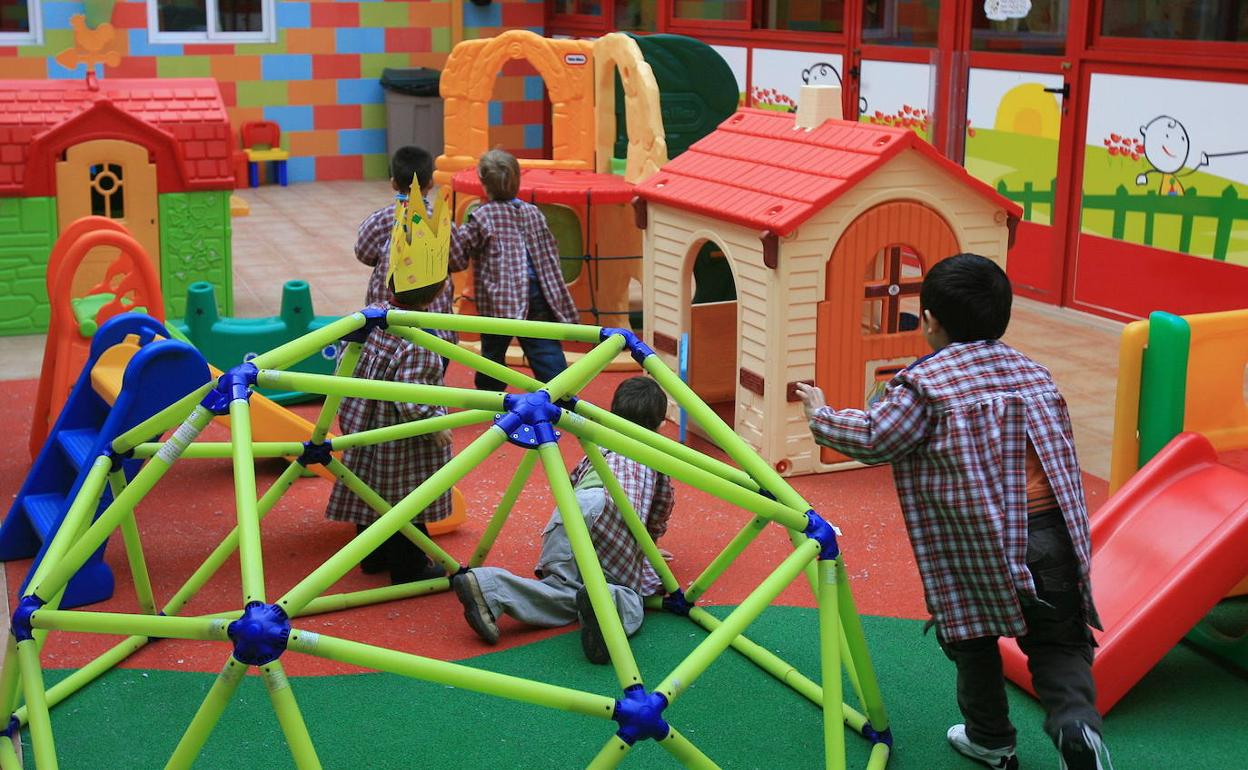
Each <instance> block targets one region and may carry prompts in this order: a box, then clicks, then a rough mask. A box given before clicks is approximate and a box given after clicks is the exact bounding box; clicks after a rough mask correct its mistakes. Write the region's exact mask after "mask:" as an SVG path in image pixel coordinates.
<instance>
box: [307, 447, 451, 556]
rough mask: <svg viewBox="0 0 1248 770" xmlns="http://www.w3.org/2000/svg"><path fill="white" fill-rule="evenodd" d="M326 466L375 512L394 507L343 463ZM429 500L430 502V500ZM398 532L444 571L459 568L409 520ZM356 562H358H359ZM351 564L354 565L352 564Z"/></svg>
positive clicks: (332, 463)
mask: <svg viewBox="0 0 1248 770" xmlns="http://www.w3.org/2000/svg"><path fill="white" fill-rule="evenodd" d="M326 467H327V468H329V470H330V472H331V473H333V474H334V476H336V477H337V478H338V479H339V480H341V481H342V483H343V484H344V485H346V487H347V489H349V490H351V492H353V493H355V495H356V496H357V497H359V498H360V499H361V500H363V501H364V504H365V505H367V506H368V507H370V508H372V509H373V510H374V511H377V513H379V514H382V515H385V514H386V513H389V512H390V511H391V510H392V509H393V508H394V506H392V505H390V504H389V503H388V502H387V501H386V500H385V499H384V498H382V496H381V495H379V494H377V493H376V492H374V491H373V489H372V488H371V487H370V486H368V485H367V484H365V483H364V481H363V480H362V479H361V478H360V477H359V476H356V475H355V474H354V473H352V472H351V470H350V469H349V468H347V466H345V465H343V464H342V463H341V462H339V461H338V460H331V461H330V462H329V465H327V466H326ZM447 491H450V490H447ZM438 496H439V495H435V496H434V498H433V499H436V498H437V497H438ZM430 502H432V500H431V501H430ZM375 523H376V522H374V524H375ZM399 532H401V533H402V534H403V536H404V537H406V538H407V539H408V540H411V541H412V542H413V543H414V544H415V545H416V547H418V548H420V550H421V551H423V552H424V553H425V554H426V555H428V556H429V557H430V558H432V559H433V560H435V561H437V562H438V563H439V564H441V565H442V569H444V570H445V571H447V572H449V573H451V574H454V573H455V572H457V571H458V570H459V562H458V561H456V559H455V557H454V556H451V555H450V554H449V553H447V552H446V551H445V550H443V549H442V546H440V545H438V544H437V543H435V542H433V540H431V539H429V536H428V535H426V534H425V533H423V532H421V531H420V530H419V529H417V528H416V527H414V526H412V523H411V522H410V521H409V522H405V523H404V524H403V525H402V526H400V527H399ZM357 537H359V535H357ZM361 558H363V557H361ZM356 563H357V564H358V563H359V562H356ZM351 566H355V565H354V564H353V565H351Z"/></svg>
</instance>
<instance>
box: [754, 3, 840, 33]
mask: <svg viewBox="0 0 1248 770" xmlns="http://www.w3.org/2000/svg"><path fill="white" fill-rule="evenodd" d="M756 7H758V9H759V11H760V14H759V18H758V19H757V20H756V22H755V25H754V26H755V27H757V28H759V29H787V30H790V31H793V32H841V31H842V30H843V29H844V23H845V3H844V1H843V0H759V1H758V2H757V6H756Z"/></svg>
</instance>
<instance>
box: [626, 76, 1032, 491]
mask: <svg viewBox="0 0 1248 770" xmlns="http://www.w3.org/2000/svg"><path fill="white" fill-rule="evenodd" d="M840 103H841V101H840V93H839V89H838V88H835V87H831V86H806V87H805V88H803V91H802V99H801V104H800V105H799V107H798V111H797V113H796V115H794V114H788V113H779V112H772V111H763V110H755V109H742V110H740V111H738V112H737V113H736V114H734V115H733V116H732V117H730V118H728V119H727V120H726V121H724V122H723V123H722V124H720V126H719V128H718V129H716V130H715V131H714V132H713V133H711V134H709V135H708V136H706V137H704V138H703V139H701V140H700V141H698V142H697V143H695V144H694V145H693V146H692V147H690V149H689V150H688V151H686V152H685V153H684V154H682V155H680V156H679V157H677V158H676V159H674V160H672V161H670V162H669V163H668V164H666V165H665V166H664V167H663V168H662V169H661V170H660V171H659V173H657V174H655V175H654V176H652V177H651V178H649V179H648V180H646V181H645V182H643V183H642V184H640V185H638V187H637V194H638V200H637V203H636V206H637V216H638V219H639V224H644V226H645V236H644V247H643V252H644V255H645V280H644V282H643V284H644V287H645V288H644V303H645V317H646V319H647V326H646V336H647V337H648V341H649V342H650V343H651V344H652V345H653V346H654V349H655V350H656V351H658V352H659V354H660V355H662V356H663V357H664V359H665V360H666V362H667V363H668V364H669V365H670V366H672V367H673V368H675V367H676V366H677V365H678V364H677V357H678V345H679V342H680V340H681V339H682V335H686V334H687V335H688V338H687V339H688V345H689V351H688V352H689V358H688V360H689V370H688V378H689V383H690V385H691V386H692V387H693V389H694V390H695V391H696V392H698V393H699V395H701V396H702V397H703V399H704V400H706V401H707V402H709V403H712V404H715V405H716V408H717V411H719V412H720V413H721V415H722V416H724V417H725V419H727V420H728V421H729V422H735V427H736V431H737V433H738V434H740V435H741V436H742V437H743V438H745V439H746V440H747V441H749V442H750V443H751V444H752V445H753V446H754V447H755V448H756V449H757V450H758V451H759V452H760V453H761V454H762V456H763V457H764V458H765V459H767V460H768V462H770V463H772V464H773V465H774V466H775V468H776V469H777V470H778V471H780V472H781V473H785V474H800V473H817V472H823V471H829V470H836V469H837V468H839V467H848V465H847V460H846V458H845V457H844V456H843V455H840V454H837V453H835V452H832V451H831V450H828V449H821V448H819V447H816V446H815V444H814V443H813V442H812V441H811V440H810V431H809V429H808V428H807V426H806V420H805V418H804V416H803V415H802V410H801V404H800V403H799V402H798V399H797V396H796V391H795V387H794V386H795V385H796V383H798V382H803V381H805V382H810V381H814V382H815V383H816V384H817V385H819V387H821V388H823V390H824V392H825V394H826V395H827V399H828V403H829V404H831V405H832V406H834V407H839V408H843V407H858V408H862V407H863V406H864V405H865V404H866V402H867V401H868V399H869V398H870V397H871V395H872V393H873V392H874V391H877V390H878V389H879V388H880V387H881V384H882V383H883V382H885V381H887V380H888V379H889V378H891V376H892V374H893V373H895V372H896V371H897V370H898V369H899V368H901V367H903V366H905V365H907V364H909V363H910V362H912V361H913V360H914V359H915V358H917V357H918V356H920V355H923V354H924V353H926V352H928V349H927V346H926V343H925V341H924V339H923V336H922V332H921V331H920V330H919V329H918V328H917V326H918V323H917V322H918V313H919V310H918V292H919V285H920V284H921V282H922V278H923V274H924V273H925V272H926V270H927V269H928V268H930V267H931V266H932V265H933V264H934V263H935V262H936V261H938V260H941V259H944V258H946V257H949V256H951V255H953V254H956V253H959V252H963V251H971V252H975V253H978V254H982V255H984V256H986V257H988V258H990V259H993V260H994V261H996V262H998V263H999V264H1001V265H1002V266H1003V267H1004V265H1005V258H1006V251H1007V250H1008V248H1009V246H1010V242H1011V240H1012V236H1013V232H1014V227H1015V224H1016V223H1017V221H1018V218H1019V215H1020V214H1021V211H1020V209H1019V208H1018V206H1017V205H1015V204H1014V203H1012V202H1010V201H1008V200H1006V199H1005V198H1003V197H1001V196H1000V195H998V194H997V193H996V192H995V191H993V190H992V189H991V188H990V187H988V186H987V185H985V184H983V183H981V182H979V181H977V180H976V179H974V178H972V177H971V176H969V175H968V174H967V173H966V171H964V170H963V169H962V168H961V167H960V166H958V165H956V164H954V163H951V162H950V161H948V160H947V159H945V158H944V157H942V156H941V155H940V154H939V153H937V152H936V151H935V150H934V149H933V148H932V147H931V146H930V145H929V144H927V143H926V142H924V141H923V140H922V138H920V137H919V136H918V135H917V134H915V133H914V132H912V131H909V130H907V129H902V128H892V127H888V126H878V125H872V124H867V123H856V122H849V121H844V120H841V119H840ZM708 243H709V244H714V246H715V247H717V248H716V249H715V250H714V251H715V253H716V255H718V253H722V254H723V258H725V259H727V261H728V264H729V265H730V266H731V274H732V280H733V282H734V283H735V295H736V299H735V300H729V301H720V302H707V303H702V304H697V305H695V304H693V303H692V297H693V296H694V289H695V287H694V282H695V279H694V270H693V268H694V263H695V260H696V259H697V257H698V255H699V253H700V252H702V251H703V250H704V247H705V246H707V244H708Z"/></svg>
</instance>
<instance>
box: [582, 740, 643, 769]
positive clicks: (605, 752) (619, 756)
mask: <svg viewBox="0 0 1248 770" xmlns="http://www.w3.org/2000/svg"><path fill="white" fill-rule="evenodd" d="M632 748H633V747H632V746H630V745H628V742H627V741H625V740H624V739H623V738H621V737H620V736H619V735H612V736H611V737H610V738H608V739H607V742H606V743H605V744H603V746H602V748H601V749H600V750H599V751H598V753H597V754H595V755H594V758H593V759H591V760H590V761H589V764H588V765H586V766H585V770H611V768H613V767H619V766H620V763H621V762H623V761H624V757H626V756H628V752H629V751H630V750H631V749H632Z"/></svg>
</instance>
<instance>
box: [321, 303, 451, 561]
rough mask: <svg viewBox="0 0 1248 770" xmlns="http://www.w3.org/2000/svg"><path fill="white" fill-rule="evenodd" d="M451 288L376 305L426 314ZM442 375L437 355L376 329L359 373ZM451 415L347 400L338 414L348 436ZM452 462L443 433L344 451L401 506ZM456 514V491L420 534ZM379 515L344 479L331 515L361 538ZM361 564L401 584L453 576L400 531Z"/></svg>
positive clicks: (421, 520) (419, 524)
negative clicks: (386, 573)
mask: <svg viewBox="0 0 1248 770" xmlns="http://www.w3.org/2000/svg"><path fill="white" fill-rule="evenodd" d="M446 283H448V281H447V280H446V279H443V280H441V281H439V282H437V283H434V284H431V285H429V286H423V287H421V288H418V289H412V290H410V291H401V292H398V294H397V295H396V294H394V293H392V294H391V295H390V297H389V298H388V299H387V300H384V301H382V302H379V303H375V305H374V306H375V307H380V308H382V309H384V310H391V309H395V310H424V309H426V308H428V307H429V305H430V303H431V302H433V301H434V299H435V298H436V297H437V296H439V293H440V292H443V291H444V289H445V287H444V284H446ZM389 287H390V288H391V289H393V287H394V280H393V279H390V282H389ZM442 371H443V370H442V360H441V359H440V358H439V357H438V356H437V354H435V353H433V352H431V351H429V350H426V349H425V348H423V347H421V346H419V345H416V344H414V343H411V342H408V341H407V340H404V339H401V338H399V337H396V336H394V335H392V334H390V333H389V332H387V331H386V330H385V329H382V328H375V329H373V330H372V332H371V333H370V334H369V335H368V340H367V341H366V342H365V343H364V347H363V350H362V351H361V353H360V360H359V363H358V364H356V367H355V374H354V376H356V377H360V378H364V379H370V380H385V381H387V382H406V383H413V384H418V385H441V384H442ZM445 413H446V410H445V409H443V408H442V407H436V406H428V405H426V404H407V403H396V402H391V401H373V400H370V399H363V398H344V399H343V400H342V406H341V407H340V408H339V410H338V423H339V425H340V427H341V428H342V432H343V433H358V432H360V431H364V430H370V429H372V428H384V427H386V426H389V425H398V424H399V423H403V422H411V421H413V420H423V419H426V418H429V417H437V416H439V415H442V414H445ZM450 459H451V432H450V431H449V430H443V431H438V432H437V433H433V434H429V435H425V436H413V437H411V438H405V439H399V440H397V441H389V442H386V443H384V444H374V445H371V446H362V447H352V448H350V449H348V450H347V451H346V452H345V453H344V454H343V458H342V462H343V464H344V465H346V466H347V467H348V468H350V469H351V471H352V472H353V473H355V474H356V475H357V476H359V477H360V479H362V480H363V481H364V483H365V484H367V485H368V486H369V487H370V488H372V490H373V491H374V492H376V493H377V494H379V495H381V497H382V498H383V499H384V500H385V501H386V502H388V503H390V504H391V505H394V504H397V503H398V502H399V501H400V500H402V499H403V498H404V497H406V496H407V495H408V493H410V492H411V491H412V490H413V489H415V488H416V487H417V486H419V485H420V484H421V483H423V482H424V481H425V480H426V479H428V478H429V477H430V476H432V475H433V474H434V473H435V472H437V470H438V469H440V468H441V467H442V466H443V465H446V463H447V462H449V461H450ZM450 515H451V493H450V492H449V491H448V492H446V493H445V494H443V495H442V496H441V497H439V498H438V499H436V500H434V501H433V503H431V504H430V505H429V507H427V508H425V510H423V511H421V512H420V514H419V515H418V516H417V517H416V519H415V520H414V521H413V523H414V524H415V525H416V528H417V529H419V530H420V531H421V532H424V533H425V534H426V535H428V534H429V530H428V529H426V527H425V525H426V524H428V523H429V522H433V521H441V520H442V519H445V518H446V517H448V516H450ZM379 517H380V514H378V513H377V512H376V511H374V510H373V509H372V508H371V507H369V506H368V504H366V503H365V502H364V501H363V500H361V499H360V498H359V497H357V496H356V495H355V493H354V492H352V491H351V490H349V489H348V488H347V486H346V485H345V484H343V483H342V481H341V480H339V481H336V482H334V489H333V491H332V492H331V493H330V496H329V506H328V507H327V508H326V510H325V518H327V519H330V520H332V521H347V522H351V523H353V524H355V526H356V531H357V533H358V532H362V531H364V529H365V528H366V527H367V526H368V525H370V524H372V523H373V522H374V521H376V520H377V519H378V518H379ZM360 567H361V569H363V571H364V572H365V573H368V574H372V573H376V572H382V571H385V570H389V571H390V582H391V583H394V584H398V583H409V582H412V581H415V580H427V579H429V578H434V577H442V576H443V575H444V574H445V573H444V572H443V571H442V569H441V568H440V567H438V566H437V565H436V564H434V563H433V562H432V561H431V560H430V559H429V557H428V556H426V555H425V553H424V551H421V550H420V549H419V548H417V547H416V545H415V544H413V543H412V541H410V540H408V539H407V538H406V537H404V536H403V534H402V533H395V534H394V535H393V536H392V537H391V538H390V539H389V540H387V541H386V542H385V543H383V544H382V545H381V547H379V548H378V549H377V550H376V551H373V552H372V553H371V554H369V555H368V556H366V557H365V558H364V561H362V562H361V563H360Z"/></svg>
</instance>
